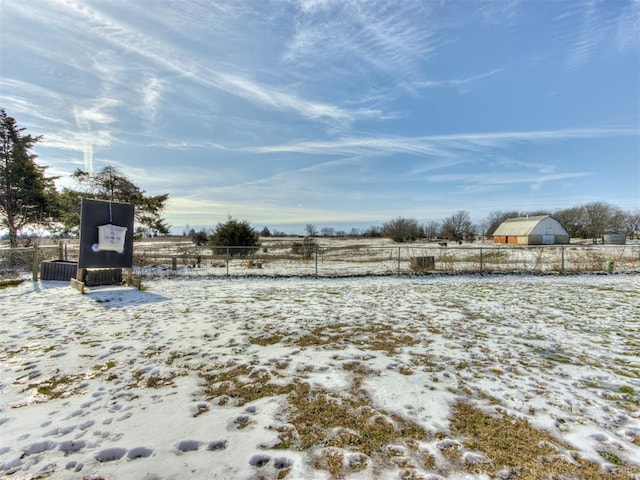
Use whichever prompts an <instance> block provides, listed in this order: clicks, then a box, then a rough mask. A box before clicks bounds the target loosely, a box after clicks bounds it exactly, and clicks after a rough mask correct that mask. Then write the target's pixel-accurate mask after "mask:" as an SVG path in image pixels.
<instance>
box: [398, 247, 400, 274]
mask: <svg viewBox="0 0 640 480" xmlns="http://www.w3.org/2000/svg"><path fill="white" fill-rule="evenodd" d="M398 276H400V247H398Z"/></svg>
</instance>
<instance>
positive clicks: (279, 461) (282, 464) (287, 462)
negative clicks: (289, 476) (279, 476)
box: [273, 457, 293, 470]
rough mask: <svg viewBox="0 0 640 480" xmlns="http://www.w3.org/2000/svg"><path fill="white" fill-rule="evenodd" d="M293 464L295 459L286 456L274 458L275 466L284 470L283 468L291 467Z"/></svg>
mask: <svg viewBox="0 0 640 480" xmlns="http://www.w3.org/2000/svg"><path fill="white" fill-rule="evenodd" d="M291 465H293V461H292V460H291V459H289V458H286V457H279V458H274V459H273V467H274V468H275V469H276V470H282V469H283V468H289V467H290V466H291Z"/></svg>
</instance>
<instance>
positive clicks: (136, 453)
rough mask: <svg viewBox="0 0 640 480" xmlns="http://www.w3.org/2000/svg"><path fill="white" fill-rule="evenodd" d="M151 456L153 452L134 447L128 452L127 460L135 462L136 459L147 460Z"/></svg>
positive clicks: (148, 449) (145, 448)
mask: <svg viewBox="0 0 640 480" xmlns="http://www.w3.org/2000/svg"><path fill="white" fill-rule="evenodd" d="M151 455H153V450H152V449H150V448H147V447H136V448H132V449H131V450H129V453H128V454H127V458H128V459H129V460H135V459H137V458H147V457H150V456H151Z"/></svg>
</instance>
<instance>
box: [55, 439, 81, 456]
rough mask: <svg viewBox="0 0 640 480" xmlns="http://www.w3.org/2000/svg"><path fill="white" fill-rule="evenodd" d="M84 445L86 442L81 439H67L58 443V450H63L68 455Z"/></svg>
mask: <svg viewBox="0 0 640 480" xmlns="http://www.w3.org/2000/svg"><path fill="white" fill-rule="evenodd" d="M86 446H87V442H85V441H83V440H68V441H65V442H61V443H60V450H61V451H62V452H64V454H65V455H70V454H72V453H75V452H79V451H80V450H82V449H83V448H84V447H86Z"/></svg>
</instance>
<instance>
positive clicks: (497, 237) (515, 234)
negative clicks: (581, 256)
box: [493, 215, 569, 245]
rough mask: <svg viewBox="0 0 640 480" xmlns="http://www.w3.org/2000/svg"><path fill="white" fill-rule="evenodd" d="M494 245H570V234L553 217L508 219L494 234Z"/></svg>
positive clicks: (540, 216)
mask: <svg viewBox="0 0 640 480" xmlns="http://www.w3.org/2000/svg"><path fill="white" fill-rule="evenodd" d="M493 242H494V243H508V244H514V245H557V244H567V243H569V232H567V230H566V229H565V228H564V227H563V226H562V224H561V223H560V222H559V221H558V220H556V219H555V218H553V217H552V216H551V215H539V216H535V217H518V218H508V219H507V220H505V221H504V222H502V223H501V224H500V226H499V227H498V228H497V229H496V231H495V232H493Z"/></svg>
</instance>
